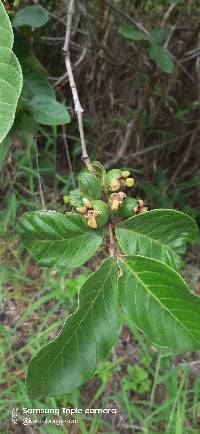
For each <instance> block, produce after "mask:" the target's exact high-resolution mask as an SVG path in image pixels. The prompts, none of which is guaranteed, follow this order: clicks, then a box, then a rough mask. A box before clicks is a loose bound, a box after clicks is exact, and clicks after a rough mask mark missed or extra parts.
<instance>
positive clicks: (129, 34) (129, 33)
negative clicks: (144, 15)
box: [119, 24, 147, 41]
mask: <svg viewBox="0 0 200 434" xmlns="http://www.w3.org/2000/svg"><path fill="white" fill-rule="evenodd" d="M119 33H120V35H122V36H124V38H126V39H130V40H131V41H143V40H145V39H147V35H145V33H144V32H142V31H140V30H136V29H135V28H134V27H133V26H130V25H128V24H123V25H122V26H120V28H119Z"/></svg>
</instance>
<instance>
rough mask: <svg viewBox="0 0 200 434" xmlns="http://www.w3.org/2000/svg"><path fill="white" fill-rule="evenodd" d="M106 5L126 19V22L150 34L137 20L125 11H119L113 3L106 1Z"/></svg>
mask: <svg viewBox="0 0 200 434" xmlns="http://www.w3.org/2000/svg"><path fill="white" fill-rule="evenodd" d="M104 3H105V4H106V5H107V6H108V7H109V8H110V9H112V10H113V11H115V12H117V13H118V14H119V15H121V16H122V17H124V18H125V19H126V20H128V21H129V22H130V23H132V24H134V25H135V27H137V28H138V29H139V30H141V31H142V32H144V33H145V34H146V35H148V34H149V32H148V30H147V29H145V27H144V26H143V25H142V24H141V23H138V21H137V20H135V19H134V18H132V17H130V16H129V15H128V14H126V13H125V12H124V11H122V10H121V9H119V8H118V7H117V6H114V5H113V4H112V3H110V2H109V1H107V0H104Z"/></svg>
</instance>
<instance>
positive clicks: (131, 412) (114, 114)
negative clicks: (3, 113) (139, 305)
mask: <svg viewBox="0 0 200 434" xmlns="http://www.w3.org/2000/svg"><path fill="white" fill-rule="evenodd" d="M67 3H68V2H66V1H65V0H61V1H59V2H57V1H55V0H48V1H47V0H41V1H37V0H35V1H22V0H16V1H15V3H14V8H13V10H12V11H10V12H9V14H10V18H11V20H12V23H13V29H14V32H15V52H16V54H17V55H18V57H19V60H20V62H21V64H22V69H23V74H24V87H23V92H22V95H21V98H20V101H19V104H18V109H17V114H16V119H15V124H14V126H13V128H12V131H11V132H10V134H9V137H8V138H7V139H5V140H4V142H3V144H2V146H1V148H0V182H1V190H0V198H1V200H0V221H1V226H0V254H1V263H0V271H1V274H0V321H1V324H0V330H1V336H2V337H3V336H4V339H2V340H1V342H2V346H1V353H2V365H1V368H0V377H1V380H0V383H1V387H0V432H2V433H4V434H7V433H12V432H16V433H18V432H19V433H22V434H23V433H30V432H34V433H36V434H37V433H53V434H54V433H57V432H58V433H59V432H64V433H75V434H76V433H79V432H80V433H83V434H85V433H91V434H95V433H105V434H106V433H110V434H111V433H112V434H114V433H115V434H117V433H134V432H135V433H143V432H144V433H148V434H153V433H166V434H174V433H176V434H183V433H184V434H185V433H196V434H198V433H199V432H200V376H199V372H200V354H199V353H198V352H195V353H191V354H184V355H183V356H179V357H177V356H174V355H172V354H171V353H169V352H167V351H166V350H163V351H160V350H158V349H156V348H155V347H152V346H151V345H150V344H149V342H148V341H147V340H146V338H145V337H144V336H143V335H142V334H140V333H139V332H138V331H137V330H136V329H135V327H134V325H133V324H130V323H129V324H127V327H124V329H123V331H122V335H121V337H120V341H119V342H118V344H117V346H116V347H115V349H114V350H113V351H112V353H111V355H110V359H109V361H108V362H107V363H105V364H101V365H100V366H99V368H98V372H97V375H96V376H95V378H94V379H92V380H91V381H90V382H88V384H86V385H85V386H84V387H82V388H81V390H80V391H77V394H76V395H75V396H69V395H65V396H62V397H60V398H59V399H54V398H49V399H45V400H42V401H40V402H38V401H30V400H29V399H28V398H27V396H26V392H25V372H26V365H27V363H28V361H29V360H30V358H31V357H32V356H33V355H34V354H35V353H36V352H37V351H38V350H39V349H40V348H41V347H42V346H43V345H45V344H46V343H47V342H48V340H49V339H52V338H53V337H54V336H55V335H56V334H57V332H58V330H59V329H60V327H61V325H62V323H63V321H64V319H65V318H66V316H67V314H69V313H71V312H73V311H74V309H76V306H77V294H78V291H79V289H80V286H81V285H82V283H83V282H84V280H85V279H86V277H87V275H88V274H89V272H90V271H91V270H93V269H94V268H95V267H96V264H98V261H99V257H102V255H104V251H103V252H102V251H101V252H100V253H99V257H98V255H97V257H96V259H95V260H93V261H90V262H89V264H87V266H86V267H83V268H81V269H79V270H77V271H76V272H75V273H73V274H71V275H66V274H65V272H64V271H60V270H57V271H56V270H47V269H41V268H39V267H38V266H37V265H36V264H35V262H34V261H33V259H32V258H31V257H29V255H28V253H27V252H25V251H24V249H23V247H22V246H21V245H20V244H19V242H18V239H17V237H16V235H15V224H16V221H17V219H18V217H19V216H20V215H21V214H22V213H23V212H25V211H32V210H37V209H41V208H42V204H41V191H40V190H41V189H40V184H41V188H42V192H43V195H44V199H45V203H46V206H47V208H48V209H56V210H60V211H64V210H65V208H64V205H63V201H62V197H63V195H64V194H67V193H68V192H69V191H70V189H71V188H72V183H73V177H74V178H75V180H76V176H77V173H78V171H79V170H80V169H81V145H80V138H79V133H78V126H77V120H76V116H75V113H74V110H73V101H72V96H71V91H70V88H69V83H68V77H67V75H66V70H65V63H64V56H63V52H62V46H63V43H64V36H65V26H66V4H67ZM32 5H34V6H37V7H38V6H39V7H40V8H41V7H42V8H43V9H39V14H38V10H37V12H36V10H33V9H31V10H30V9H24V8H27V7H29V6H32ZM35 14H36V15H35ZM70 51H71V60H72V64H73V69H74V74H75V80H76V84H77V88H78V91H79V96H80V99H81V103H82V105H83V108H84V111H85V114H84V128H85V134H86V139H87V143H88V150H89V154H90V158H91V159H96V160H100V161H101V162H102V163H103V164H105V167H106V168H112V167H120V168H121V167H127V168H129V167H130V168H133V171H134V174H135V178H136V194H137V196H138V197H141V198H142V199H144V200H145V203H146V204H147V205H148V207H149V208H150V209H152V208H160V207H166V208H172V207H173V208H177V209H179V210H182V211H184V212H186V213H188V214H189V215H191V216H193V217H194V218H195V219H196V220H197V222H199V221H200V189H199V187H200V166H199V161H200V147H199V142H200V134H199V133H200V117H199V114H200V112H199V106H200V4H199V0H179V1H178V0H177V1H175V0H174V1H170V0H165V1H164V2H163V1H161V0H159V1H155V0H145V1H143V0H135V1H133V0H130V1H129V0H125V1H122V0H112V1H111V0H109V1H107V0H82V1H78V0H77V1H76V13H75V16H74V20H73V27H72V38H71V43H70ZM52 100H53V106H54V111H53V112H52V111H51V108H50V107H52ZM50 101H51V104H50ZM63 122H65V126H64V127H63V126H62V125H61V124H62V123H63ZM69 154H70V159H71V165H72V169H73V173H72V171H71V170H70V169H69ZM104 248H106V246H104ZM199 258H200V249H199V246H195V247H194V248H192V249H190V251H189V252H188V255H187V257H186V259H185V269H184V276H185V278H186V280H187V281H188V282H189V284H190V285H191V287H192V289H193V290H194V291H195V293H197V294H200V280H199V278H200V271H199V262H200V260H199ZM68 406H77V407H80V408H81V407H92V408H112V407H113V408H116V409H117V414H116V415H106V414H105V415H103V416H102V415H96V416H95V415H88V416H87V417H79V418H78V424H77V425H75V426H70V424H66V425H64V426H59V425H58V426H56V425H54V426H52V425H46V426H45V427H44V426H43V425H42V424H40V426H25V425H23V423H20V422H19V424H18V425H16V426H14V425H13V424H12V423H11V409H12V408H13V407H14V408H17V407H18V408H22V407H28V408H32V407H33V408H34V407H35V408H40V407H41V408H56V407H61V408H62V407H68Z"/></svg>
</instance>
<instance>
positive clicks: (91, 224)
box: [87, 216, 97, 229]
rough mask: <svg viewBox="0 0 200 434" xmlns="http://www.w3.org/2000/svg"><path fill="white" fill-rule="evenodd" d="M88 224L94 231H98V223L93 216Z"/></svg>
mask: <svg viewBox="0 0 200 434" xmlns="http://www.w3.org/2000/svg"><path fill="white" fill-rule="evenodd" d="M87 224H88V226H89V227H90V228H92V229H96V228H97V222H96V219H95V217H93V216H90V218H89V219H88V222H87Z"/></svg>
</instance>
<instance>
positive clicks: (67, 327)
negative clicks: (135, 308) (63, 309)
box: [26, 258, 120, 398]
mask: <svg viewBox="0 0 200 434" xmlns="http://www.w3.org/2000/svg"><path fill="white" fill-rule="evenodd" d="M116 281H117V266H116V262H115V261H114V260H113V259H112V258H108V259H106V260H105V261H104V262H103V263H102V264H101V266H100V267H99V268H98V269H97V271H96V272H95V273H92V274H91V275H90V276H89V278H88V279H87V280H86V282H85V283H84V284H83V286H82V288H81V290H80V295H79V304H78V309H77V311H76V312H75V313H74V314H73V315H70V316H69V317H68V318H67V320H66V322H65V324H64V326H63V329H62V330H61V332H60V333H59V335H58V337H57V338H56V339H54V340H53V341H52V342H50V343H49V344H48V345H47V346H46V347H44V348H42V350H41V351H40V352H39V353H38V354H37V356H36V357H35V358H34V359H32V360H31V362H30V364H29V367H28V374H27V380H26V385H27V393H28V395H29V397H31V398H38V397H42V396H56V395H61V394H63V393H71V392H74V390H75V389H77V388H78V387H79V386H80V385H81V384H83V383H84V382H85V381H87V380H88V379H89V378H90V377H91V376H92V375H93V374H94V372H95V369H96V366H97V363H98V362H99V361H103V360H105V359H106V358H107V357H108V354H109V352H110V351H111V348H112V346H113V345H114V343H115V341H116V338H117V336H118V334H119V330H120V322H119V319H118V314H117V302H116V301H117V300H116V298H117V297H116Z"/></svg>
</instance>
